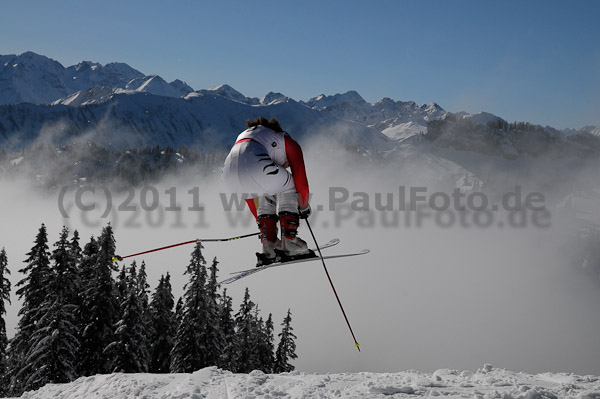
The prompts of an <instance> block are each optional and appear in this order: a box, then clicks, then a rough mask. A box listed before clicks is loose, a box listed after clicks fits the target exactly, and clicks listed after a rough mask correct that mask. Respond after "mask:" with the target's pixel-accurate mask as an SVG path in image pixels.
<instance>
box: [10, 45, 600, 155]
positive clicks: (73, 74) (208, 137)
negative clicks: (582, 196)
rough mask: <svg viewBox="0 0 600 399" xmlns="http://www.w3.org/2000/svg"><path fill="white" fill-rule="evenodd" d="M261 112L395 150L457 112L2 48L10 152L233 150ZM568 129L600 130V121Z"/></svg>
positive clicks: (297, 128)
mask: <svg viewBox="0 0 600 399" xmlns="http://www.w3.org/2000/svg"><path fill="white" fill-rule="evenodd" d="M260 115H267V116H273V117H277V118H279V119H280V120H281V121H282V123H283V125H284V126H285V128H286V129H287V130H289V131H290V132H292V133H293V135H294V136H295V137H298V138H299V139H300V140H302V139H303V138H305V137H306V136H310V137H312V136H321V137H327V138H333V139H334V140H337V141H338V142H339V143H341V144H342V145H343V146H347V147H351V148H354V147H357V148H362V149H367V150H377V151H387V150H391V149H393V148H394V147H395V146H396V145H397V143H399V142H402V141H403V140H406V139H409V138H411V137H414V136H416V135H419V134H420V133H426V132H427V124H428V123H429V122H432V121H435V120H440V119H445V118H447V117H448V115H451V113H449V112H447V111H445V110H444V109H442V108H441V107H440V106H439V105H438V104H436V103H430V104H424V105H419V104H416V103H415V102H414V101H395V100H392V99H390V98H383V99H381V100H379V101H377V102H376V103H373V104H371V103H368V102H367V101H365V100H364V99H363V98H362V97H361V96H360V94H359V93H357V92H356V91H348V92H347V93H343V94H335V95H324V94H321V95H319V96H316V97H314V98H311V99H309V100H308V101H296V100H294V99H292V98H290V97H287V96H285V95H284V94H281V93H274V92H270V93H268V94H266V95H265V96H264V97H261V98H257V97H247V96H245V95H244V94H242V93H240V92H239V91H237V90H235V89H234V88H232V87H231V86H229V85H226V84H224V85H220V86H217V87H215V88H212V89H201V90H198V91H194V89H192V88H191V87H190V86H188V85H187V84H186V83H184V82H182V81H180V80H175V81H173V82H170V83H168V82H166V81H165V80H164V79H163V78H161V77H160V76H158V75H155V74H153V75H144V74H143V73H141V72H140V71H138V70H136V69H134V68H131V67H130V66H128V65H127V64H124V63H109V64H106V65H101V64H98V63H94V62H90V61H82V62H80V63H79V64H77V65H73V66H69V67H64V66H62V65H61V64H60V63H58V62H57V61H54V60H52V59H50V58H48V57H45V56H42V55H38V54H35V53H33V52H26V53H23V54H20V55H1V56H0V148H5V149H8V150H19V149H20V148H23V147H25V146H27V145H29V144H32V143H37V142H40V141H41V142H44V143H49V142H55V143H59V144H65V143H69V142H72V141H74V140H80V139H82V138H84V139H85V140H91V141H94V142H96V143H98V144H103V145H111V146H138V147H139V146H146V145H162V146H164V145H169V146H173V147H178V146H181V145H194V146H200V147H202V148H204V149H205V150H210V149H215V148H227V146H228V145H230V144H231V142H232V140H233V139H234V138H235V135H236V134H237V133H238V132H239V131H240V130H241V129H242V128H243V126H244V122H245V120H246V119H248V118H251V117H255V116H260ZM453 115H455V116H456V117H457V118H462V119H469V120H471V121H473V122H475V123H476V124H480V125H485V124H487V123H489V122H501V121H503V120H502V118H500V117H498V116H495V115H493V114H490V113H485V112H482V113H478V114H467V113H458V114H453ZM562 134H564V136H572V135H578V134H586V135H596V136H600V129H599V128H598V127H595V126H591V127H586V128H583V129H580V130H575V129H570V130H567V131H564V132H563V133H562Z"/></svg>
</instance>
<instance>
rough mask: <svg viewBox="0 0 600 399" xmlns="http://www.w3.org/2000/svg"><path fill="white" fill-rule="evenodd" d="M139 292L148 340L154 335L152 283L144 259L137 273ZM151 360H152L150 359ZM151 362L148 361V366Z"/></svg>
mask: <svg viewBox="0 0 600 399" xmlns="http://www.w3.org/2000/svg"><path fill="white" fill-rule="evenodd" d="M137 292H138V296H139V298H140V305H141V306H142V320H143V324H144V328H145V331H146V341H148V340H149V339H150V337H151V336H152V335H153V332H152V330H153V329H154V327H153V325H152V315H151V314H150V299H149V296H148V295H149V294H150V284H148V274H147V273H146V262H144V261H143V260H142V264H141V265H140V270H139V272H138V275H137ZM148 361H150V360H148ZM149 367H150V364H149V363H148V368H149Z"/></svg>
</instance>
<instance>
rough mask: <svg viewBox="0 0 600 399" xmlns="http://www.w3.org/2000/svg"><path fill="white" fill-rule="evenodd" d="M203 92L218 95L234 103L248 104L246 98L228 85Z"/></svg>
mask: <svg viewBox="0 0 600 399" xmlns="http://www.w3.org/2000/svg"><path fill="white" fill-rule="evenodd" d="M201 92H207V93H209V94H216V95H219V96H222V97H225V98H228V99H230V100H233V101H239V102H243V103H245V102H246V96H245V95H243V94H242V93H240V92H239V91H237V90H236V89H234V88H233V87H231V86H229V85H228V84H222V85H219V86H216V87H213V88H212V89H207V90H201Z"/></svg>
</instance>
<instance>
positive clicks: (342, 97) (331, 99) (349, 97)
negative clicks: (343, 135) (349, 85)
mask: <svg viewBox="0 0 600 399" xmlns="http://www.w3.org/2000/svg"><path fill="white" fill-rule="evenodd" d="M343 103H364V104H366V101H365V100H364V99H363V98H362V97H361V95H360V94H358V92H356V91H355V90H350V91H347V92H346V93H344V94H334V95H333V96H326V95H325V94H320V95H318V96H316V97H313V98H311V99H310V100H308V101H307V102H305V103H304V104H305V105H307V106H309V107H310V108H313V109H317V110H322V109H324V108H327V107H331V106H332V105H338V104H343Z"/></svg>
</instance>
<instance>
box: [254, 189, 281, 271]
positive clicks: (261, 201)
mask: <svg viewBox="0 0 600 399" xmlns="http://www.w3.org/2000/svg"><path fill="white" fill-rule="evenodd" d="M257 211H258V218H257V222H258V228H259V230H260V240H261V243H262V248H263V251H262V254H259V253H257V254H256V256H257V257H258V265H259V266H260V265H265V264H269V263H272V262H273V261H274V260H275V257H276V253H275V248H279V247H281V242H280V241H279V238H277V222H278V220H279V218H278V217H277V199H276V198H275V196H274V195H263V196H260V197H258V209H257Z"/></svg>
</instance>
